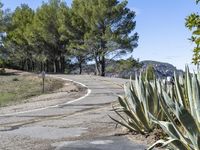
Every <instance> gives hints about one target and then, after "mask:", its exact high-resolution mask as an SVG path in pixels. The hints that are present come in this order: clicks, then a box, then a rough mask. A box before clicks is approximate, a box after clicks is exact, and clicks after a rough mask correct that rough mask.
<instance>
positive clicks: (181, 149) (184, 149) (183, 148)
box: [147, 138, 190, 150]
mask: <svg viewBox="0 0 200 150" xmlns="http://www.w3.org/2000/svg"><path fill="white" fill-rule="evenodd" d="M158 144H161V147H162V148H164V147H166V146H168V145H170V144H172V145H175V147H176V150H190V149H189V147H188V146H187V145H185V144H184V143H182V142H181V141H180V140H179V139H173V138H168V139H167V140H163V139H161V140H158V141H156V142H155V143H154V144H153V145H152V146H151V147H149V148H148V149H147V150H152V149H153V148H154V147H155V146H156V145H158Z"/></svg>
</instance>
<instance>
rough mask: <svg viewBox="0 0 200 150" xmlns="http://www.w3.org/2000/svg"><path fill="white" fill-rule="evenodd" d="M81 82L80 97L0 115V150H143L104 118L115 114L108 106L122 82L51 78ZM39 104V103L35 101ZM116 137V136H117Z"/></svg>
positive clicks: (91, 77)
mask: <svg viewBox="0 0 200 150" xmlns="http://www.w3.org/2000/svg"><path fill="white" fill-rule="evenodd" d="M54 77H59V78H63V79H70V80H73V81H76V82H79V83H82V84H83V85H85V86H86V87H87V91H86V92H85V93H83V95H81V98H78V97H77V98H75V99H71V98H68V97H66V101H65V102H63V103H62V104H58V105H57V104H55V105H51V106H45V107H43V108H33V109H31V108H27V109H28V110H27V109H25V108H23V109H24V110H23V109H21V108H20V107H19V108H18V109H16V110H17V111H16V110H15V112H13V111H11V112H10V113H6V114H0V139H1V140H0V149H2V150H53V149H56V150H133V149H134V150H143V149H145V146H143V145H139V144H134V143H133V142H131V141H129V140H128V139H127V138H126V137H125V136H123V135H122V136H119V134H120V133H122V131H121V129H120V130H119V129H116V128H115V126H116V124H115V123H114V122H113V121H112V120H111V119H110V118H109V117H108V114H111V115H115V114H113V112H112V111H111V103H112V102H114V101H115V100H116V99H117V96H116V95H117V94H122V93H123V89H122V88H121V87H120V86H119V85H122V84H123V83H125V82H126V80H123V79H115V78H102V77H95V76H89V75H82V76H78V75H73V76H72V75H54ZM38 103H39V102H38ZM117 135H118V136H117Z"/></svg>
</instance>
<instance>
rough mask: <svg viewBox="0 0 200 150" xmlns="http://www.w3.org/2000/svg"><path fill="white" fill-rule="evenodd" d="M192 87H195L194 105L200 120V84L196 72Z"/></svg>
mask: <svg viewBox="0 0 200 150" xmlns="http://www.w3.org/2000/svg"><path fill="white" fill-rule="evenodd" d="M192 89H193V99H194V107H195V111H196V113H195V114H196V116H197V119H198V122H200V86H199V82H198V80H197V76H196V74H195V73H194V74H193V78H192Z"/></svg>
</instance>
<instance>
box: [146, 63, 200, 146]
mask: <svg viewBox="0 0 200 150" xmlns="http://www.w3.org/2000/svg"><path fill="white" fill-rule="evenodd" d="M179 79H181V80H179ZM160 97H162V98H161V99H160V104H161V107H162V109H163V111H164V112H165V114H166V116H167V118H168V120H169V121H159V120H158V119H157V118H155V117H154V116H153V115H151V117H152V119H153V122H154V123H157V124H158V125H160V127H161V128H162V129H163V131H164V132H165V133H167V134H168V137H167V138H166V139H162V140H158V141H157V142H156V143H154V144H153V145H152V146H151V147H150V148H149V150H150V149H153V148H154V147H155V146H156V145H157V144H161V145H162V147H168V148H170V149H175V150H177V149H178V150H200V75H199V74H195V73H193V74H191V73H190V71H189V68H188V67H186V72H185V79H183V77H181V78H178V77H176V76H175V85H174V96H170V95H169V94H168V93H167V92H166V91H165V89H162V92H161V93H160Z"/></svg>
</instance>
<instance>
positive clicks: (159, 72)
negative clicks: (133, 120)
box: [71, 60, 183, 78]
mask: <svg viewBox="0 0 200 150" xmlns="http://www.w3.org/2000/svg"><path fill="white" fill-rule="evenodd" d="M140 63H141V65H140V66H141V67H140V68H138V67H132V68H130V69H125V70H123V71H120V72H119V68H118V67H117V66H116V65H117V62H116V61H109V63H107V67H106V68H107V71H106V76H109V77H118V78H130V76H132V77H134V76H135V74H139V73H140V72H144V71H145V70H146V69H147V67H148V65H152V66H153V68H154V70H155V73H156V76H157V77H158V78H166V77H168V76H171V77H172V76H173V75H174V72H177V74H183V71H182V70H178V69H176V67H175V66H173V65H172V64H169V63H163V62H158V61H151V60H147V61H141V62H140ZM94 70H95V67H94V65H93V64H91V65H84V66H83V74H94ZM71 73H72V74H78V73H79V69H78V68H76V69H74V70H73V71H72V72H71Z"/></svg>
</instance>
